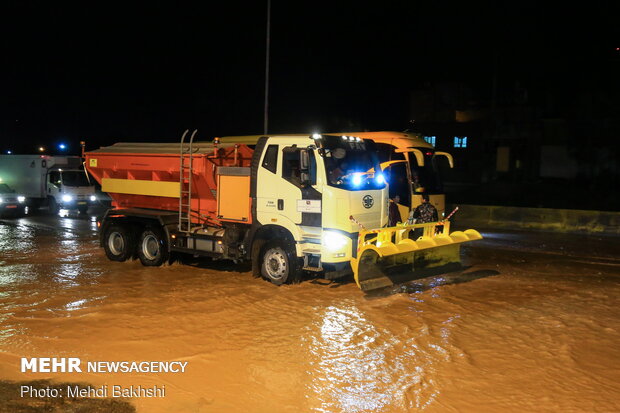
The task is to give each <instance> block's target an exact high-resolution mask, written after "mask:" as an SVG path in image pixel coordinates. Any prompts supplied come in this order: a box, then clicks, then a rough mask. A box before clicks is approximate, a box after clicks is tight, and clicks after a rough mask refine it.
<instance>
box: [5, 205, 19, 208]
mask: <svg viewBox="0 0 620 413" xmlns="http://www.w3.org/2000/svg"><path fill="white" fill-rule="evenodd" d="M6 208H7V209H10V208H17V205H7V206H6Z"/></svg>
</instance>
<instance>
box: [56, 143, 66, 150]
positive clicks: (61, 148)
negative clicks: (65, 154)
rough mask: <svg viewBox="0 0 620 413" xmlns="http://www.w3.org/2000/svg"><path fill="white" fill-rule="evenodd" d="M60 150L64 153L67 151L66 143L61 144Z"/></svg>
mask: <svg viewBox="0 0 620 413" xmlns="http://www.w3.org/2000/svg"><path fill="white" fill-rule="evenodd" d="M58 149H60V150H61V151H64V150H65V149H67V145H65V144H64V143H61V144H59V145H58Z"/></svg>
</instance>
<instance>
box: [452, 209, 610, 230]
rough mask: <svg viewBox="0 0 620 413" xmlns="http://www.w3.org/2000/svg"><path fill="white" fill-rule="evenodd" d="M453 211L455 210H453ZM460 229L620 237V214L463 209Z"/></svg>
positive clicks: (556, 210) (459, 215)
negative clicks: (577, 233) (486, 228)
mask: <svg viewBox="0 0 620 413" xmlns="http://www.w3.org/2000/svg"><path fill="white" fill-rule="evenodd" d="M450 209H452V208H450ZM455 218H456V221H457V222H458V224H459V225H460V226H463V225H465V226H468V227H470V228H475V227H476V226H484V227H495V228H523V229H534V230H541V231H552V232H579V233H584V232H587V233H594V234H608V235H620V212H611V211H586V210H578V209H552V208H519V207H504V206H489V205H459V211H458V213H457V214H456V217H455Z"/></svg>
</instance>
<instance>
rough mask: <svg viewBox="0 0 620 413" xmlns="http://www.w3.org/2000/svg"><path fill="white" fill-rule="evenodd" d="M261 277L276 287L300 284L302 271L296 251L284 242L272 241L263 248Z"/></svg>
mask: <svg viewBox="0 0 620 413" xmlns="http://www.w3.org/2000/svg"><path fill="white" fill-rule="evenodd" d="M261 275H262V276H263V278H265V279H266V280H269V281H271V282H272V283H273V284H275V285H282V284H286V283H288V284H291V283H296V282H299V279H300V277H301V269H300V265H299V260H298V259H297V256H296V255H295V249H294V247H293V246H292V245H290V243H287V242H284V241H270V242H267V243H266V244H265V245H264V246H263V248H262V254H261Z"/></svg>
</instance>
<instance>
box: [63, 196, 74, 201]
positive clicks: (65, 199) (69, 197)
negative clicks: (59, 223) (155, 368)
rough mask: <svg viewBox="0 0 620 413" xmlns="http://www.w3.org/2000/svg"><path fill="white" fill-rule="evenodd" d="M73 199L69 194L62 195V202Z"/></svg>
mask: <svg viewBox="0 0 620 413" xmlns="http://www.w3.org/2000/svg"><path fill="white" fill-rule="evenodd" d="M71 201H73V197H72V196H71V195H63V196H62V202H71Z"/></svg>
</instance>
